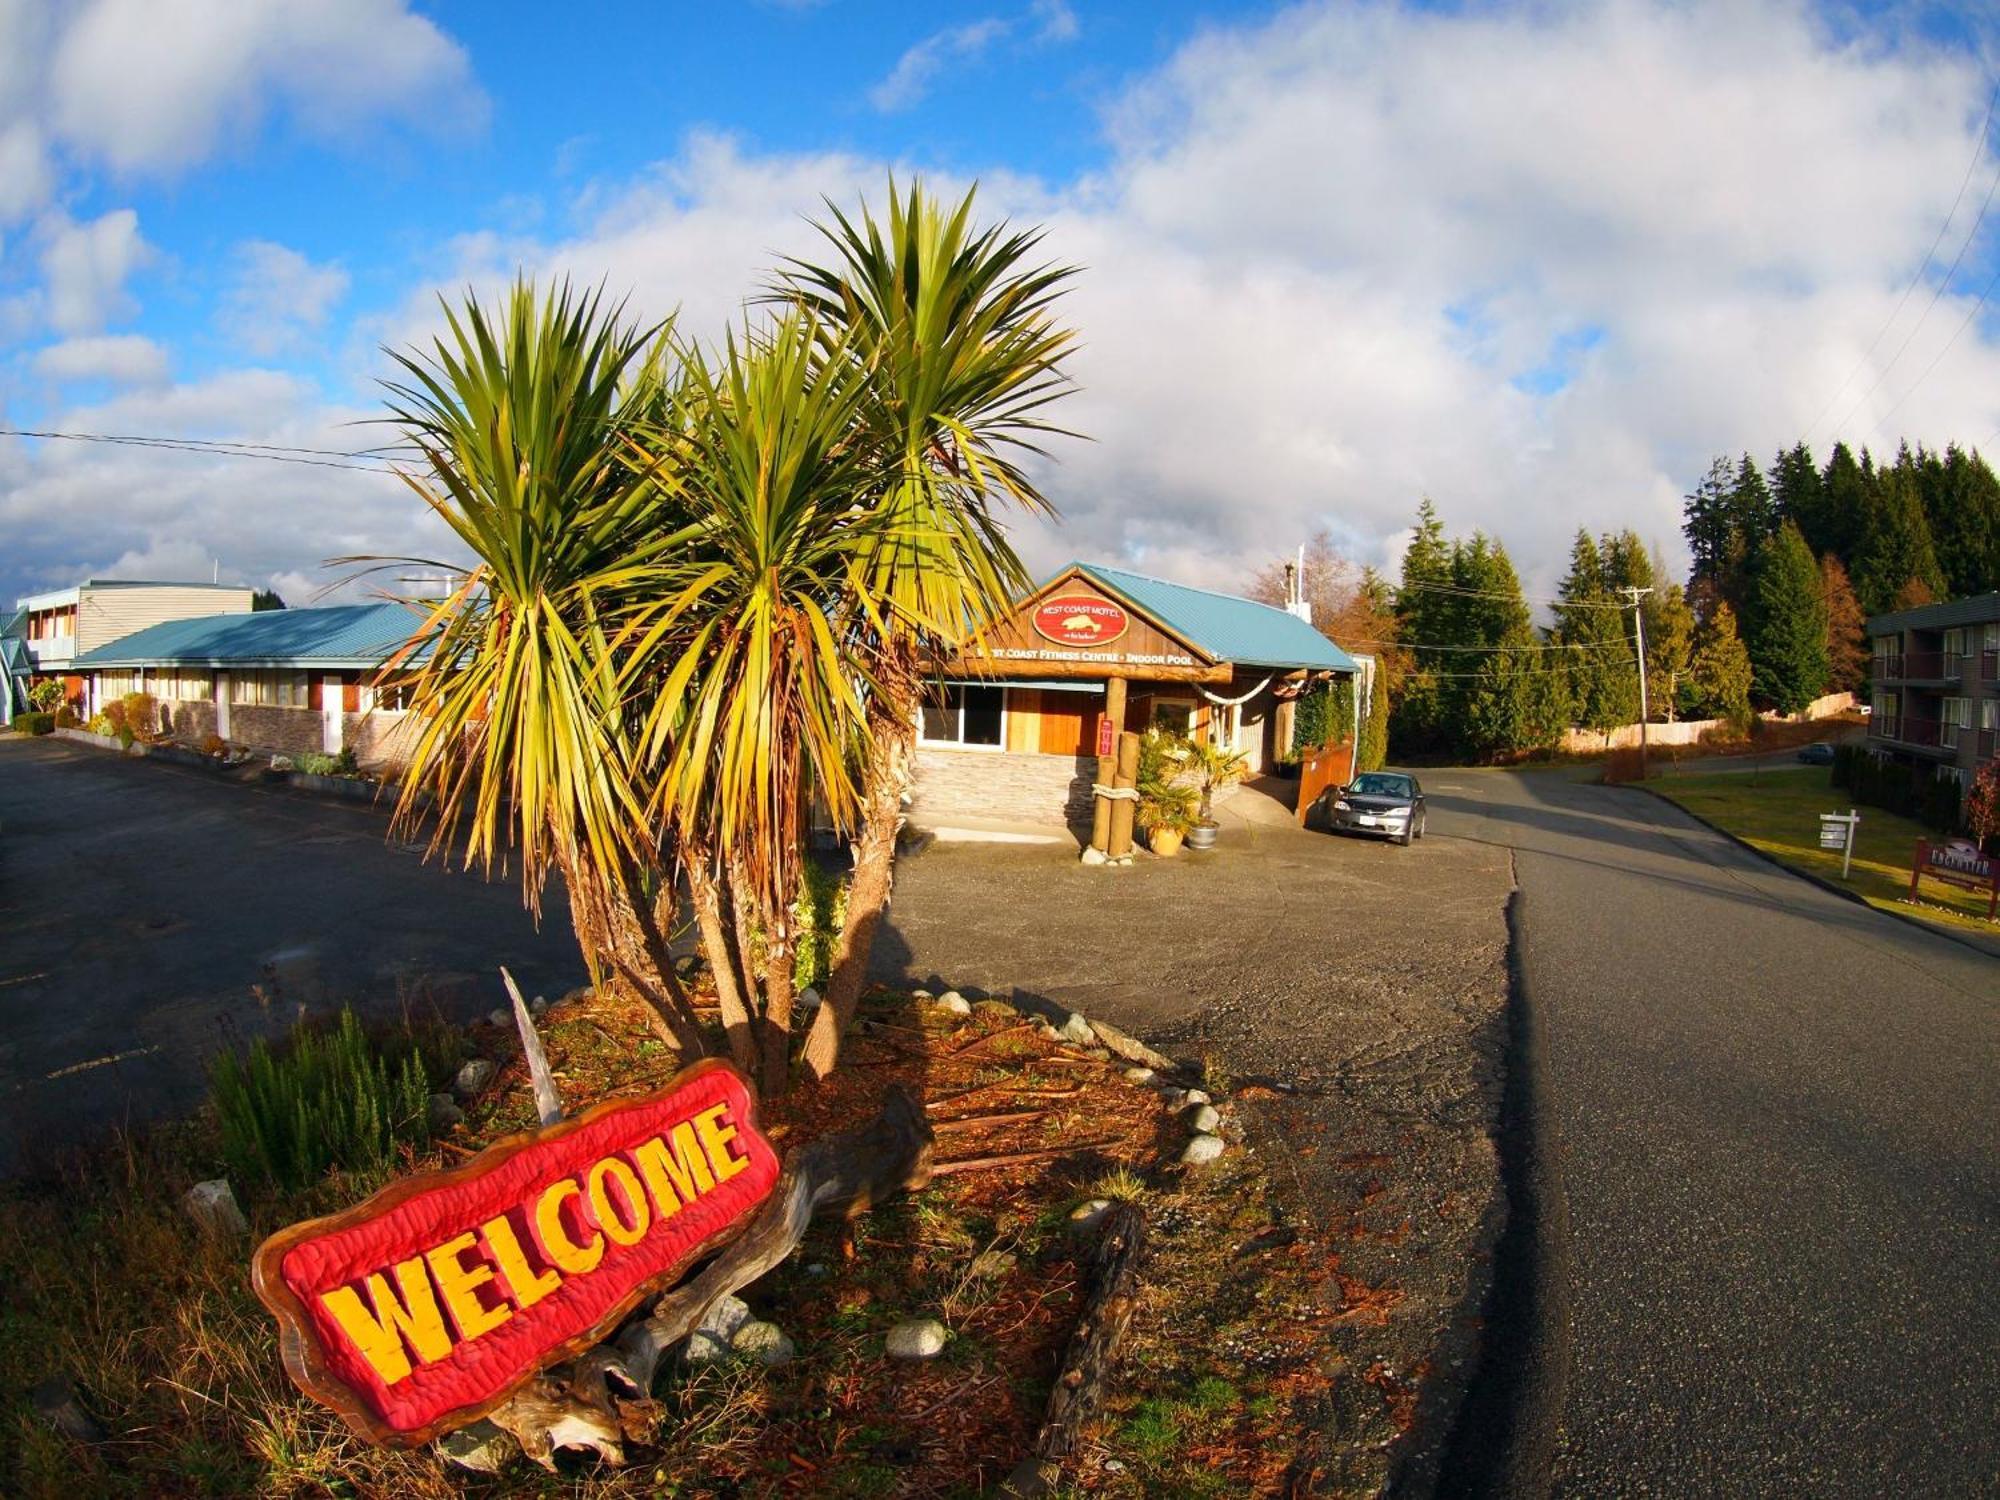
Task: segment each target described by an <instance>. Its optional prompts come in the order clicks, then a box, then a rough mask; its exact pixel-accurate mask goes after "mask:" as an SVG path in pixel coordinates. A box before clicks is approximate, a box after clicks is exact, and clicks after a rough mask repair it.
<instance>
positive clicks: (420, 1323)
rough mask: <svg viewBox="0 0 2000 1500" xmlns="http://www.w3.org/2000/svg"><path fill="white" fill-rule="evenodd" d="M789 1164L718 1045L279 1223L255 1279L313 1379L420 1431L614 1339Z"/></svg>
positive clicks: (355, 1412) (286, 1344) (298, 1373)
mask: <svg viewBox="0 0 2000 1500" xmlns="http://www.w3.org/2000/svg"><path fill="white" fill-rule="evenodd" d="M778 1174H779V1166H778V1159H777V1155H776V1153H775V1152H774V1151H773V1150H772V1149H771V1145H770V1142H769V1141H767V1140H766V1139H765V1138H764V1136H763V1134H762V1133H761V1131H760V1130H759V1129H758V1127H757V1120H756V1105H755V1100H754V1098H753V1096H752V1094H751V1091H750V1086H749V1084H748V1083H747V1082H746V1081H745V1079H744V1078H743V1076H742V1075H741V1074H740V1073H738V1072H737V1071H736V1070H735V1069H734V1068H732V1067H730V1066H729V1065H728V1064H727V1063H723V1062H719V1061H713V1060H711V1061H707V1062H701V1063H697V1064H696V1065H695V1066H693V1067H692V1068H689V1069H687V1070H686V1071H685V1072H683V1073H681V1074H680V1075H679V1076H677V1077H676V1078H675V1079H674V1081H673V1082H672V1083H671V1084H669V1085H668V1086H667V1087H666V1088H665V1089H664V1090H661V1091H660V1092H658V1093H654V1094H648V1095H644V1096H642V1097H639V1098H634V1099H619V1100H613V1101H610V1102H609V1103H606V1104H601V1105H599V1106H597V1107H596V1108H594V1109H592V1110H589V1111H588V1112H586V1113H584V1114H581V1115H579V1116H577V1117H576V1118H575V1119H572V1120H565V1121H562V1122H561V1123H560V1124H557V1125H553V1126H550V1127H548V1128H546V1129H543V1130H537V1131H530V1132H528V1133H527V1134H525V1135H519V1136H515V1137H512V1138H510V1139H508V1140H505V1141H501V1142H498V1143H496V1144H495V1145H493V1146H491V1147H489V1148H488V1149H487V1150H485V1151H483V1152H481V1153H480V1154H479V1155H478V1156H477V1157H475V1158H473V1160H471V1161H469V1162H467V1163H466V1164H465V1165H463V1166H461V1167H456V1168H453V1169H452V1170H450V1171H447V1172H436V1173H428V1174H425V1175H422V1176H418V1177H410V1178H405V1179H403V1180H401V1181H399V1182H395V1183H392V1184H391V1185H390V1186H388V1187H386V1188H384V1189H383V1190H382V1191H381V1192H379V1193H377V1194H376V1195H375V1196H374V1197H372V1198H370V1199H369V1200H368V1201H367V1202H365V1203H363V1204H361V1205H360V1206H359V1207H357V1208H352V1209H349V1210H347V1211H346V1212H345V1213H339V1214H334V1215H332V1216H331V1217H329V1218H324V1219H313V1220H310V1221H308V1222H306V1223H303V1224H295V1225H293V1226H291V1227H290V1228H289V1229H284V1230H280V1231H279V1232H278V1233H277V1234H274V1235H272V1236H271V1238H270V1239H268V1240H266V1241H265V1242H264V1243H263V1245H262V1246H260V1247H259V1248H258V1250H257V1254H256V1257H255V1259H254V1261H253V1262H252V1268H251V1270H252V1280H253V1282H254V1284H255V1286H256V1289H257V1295H258V1296H259V1297H260V1298H261V1299H262V1300H263V1302H264V1305H265V1306H266V1307H268V1308H269V1309H270V1310H271V1312H272V1313H273V1314H274V1315H275V1316H276V1317H277V1319H278V1323H279V1326H280V1330H281V1340H280V1342H281V1349H282V1353H283V1356H284V1361H285V1368H286V1370H287V1371H288V1372H289V1373H290V1375H291V1377H292V1379H293V1380H294V1381H296V1382H297V1383H298V1385H299V1386H300V1388H301V1389H303V1390H304V1391H306V1392H307V1393H308V1394H309V1395H311V1396H313V1397H315V1398H316V1399H318V1400H320V1401H323V1402H325V1403H326V1404H327V1405H328V1406H331V1407H332V1408H333V1409H334V1410H336V1411H338V1412H339V1413H340V1414H341V1415H342V1416H343V1417H345V1418H346V1419H347V1421H348V1423H349V1424H350V1425H351V1426H353V1427H354V1429H355V1430H356V1431H357V1432H359V1433H360V1434H361V1435H362V1436H364V1437H367V1438H369V1439H371V1440H372V1441H375V1442H378V1443H388V1444H393V1445H396V1446H405V1447H407V1446H415V1445H417V1444H420V1443H425V1442H428V1441H430V1440H431V1439H433V1438H435V1437H438V1436H440V1435H441V1434H443V1433H445V1432H449V1431H450V1430H452V1429H453V1428H455V1427H460V1426H463V1425H464V1424H465V1423H467V1422H469V1421H472V1420H473V1419H474V1418H475V1417H478V1416H479V1415H480V1414H481V1413H483V1412H486V1411H488V1410H490V1409H491V1408H493V1407H494V1406H496V1405H498V1404H499V1403H500V1402H501V1401H503V1400H505V1399H506V1397H507V1396H508V1395H509V1394H511V1393H512V1392H513V1391H514V1390H515V1389H517V1388H518V1387H520V1386H521V1385H522V1384H524V1383H525V1382H526V1381H527V1380H528V1379H529V1378H531V1377H532V1376H533V1375H534V1374H535V1373H536V1372H537V1371H538V1370H541V1369H543V1368H545V1367H546V1366H548V1365H551V1364H553V1363H555V1362H556V1361H558V1360H561V1359H566V1358H569V1357H570V1356H572V1355H574V1354H577V1353H580V1352H582V1351H583V1350H584V1349H586V1348H588V1347H590V1346H591V1345H592V1344H595V1343H597V1342H598V1341H599V1340H601V1339H602V1338H603V1337H605V1336H606V1335H607V1334H609V1333H610V1332H611V1330H612V1329H614V1328H615V1327H616V1326H617V1325H618V1323H619V1322H620V1321H621V1320H622V1319H623V1318H624V1317H625V1315H626V1314H627V1313H628V1312H630V1311H631V1310H632V1308H633V1307H635V1306H636V1305H637V1304H638V1303H639V1301H640V1299H641V1298H643V1297H644V1296H646V1295H647V1293H648V1292H650V1291H654V1290H657V1289H660V1288H663V1287H665V1286H666V1285H668V1284H670V1283H671V1282H673V1281H674V1280H676V1279H677V1278H678V1277H679V1276H680V1275H681V1274H682V1273H683V1272H684V1271H685V1270H686V1268H687V1266H688V1265H689V1264H690V1263H691V1262H692V1261H694V1260H695V1259H696V1258H697V1257H699V1256H701V1255H704V1254H706V1253H707V1252H709V1251H710V1250H712V1249H714V1248H716V1247H717V1246H719V1245H721V1244H722V1243H724V1242H725V1241H727V1240H729V1239H731V1238H733V1237H734V1236H735V1235H736V1234H737V1233H740V1232H741V1230H742V1229H743V1228H744V1227H746V1225H747V1221H748V1218H749V1215H750V1214H751V1212H752V1211H753V1210H754V1209H756V1208H757V1207H758V1205H760V1204H761V1203H763V1202H764V1201H765V1200H766V1199H767V1198H769V1197H770V1195H771V1192H772V1190H773V1189H774V1188H775V1187H776V1186H777V1182H778Z"/></svg>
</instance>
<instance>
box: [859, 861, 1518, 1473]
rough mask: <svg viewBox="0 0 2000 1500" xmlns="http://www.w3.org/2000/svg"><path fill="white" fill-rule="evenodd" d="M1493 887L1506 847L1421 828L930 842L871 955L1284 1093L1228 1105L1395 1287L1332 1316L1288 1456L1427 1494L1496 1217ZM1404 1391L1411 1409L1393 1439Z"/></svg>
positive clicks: (1378, 1282) (1499, 942)
mask: <svg viewBox="0 0 2000 1500" xmlns="http://www.w3.org/2000/svg"><path fill="white" fill-rule="evenodd" d="M1511 891H1512V866H1511V859H1510V857H1509V854H1508V852H1507V851H1506V850H1504V849H1499V848H1495V847H1493V846H1492V845H1489V844H1482V843H1463V842H1456V841H1451V840H1444V839H1438V838H1435V837H1427V838H1425V839H1423V840H1421V841H1420V842H1418V843H1417V844H1415V845H1414V846H1413V847H1411V848H1408V849H1402V848H1398V847H1395V846H1394V845H1390V844H1386V843H1377V842H1372V841H1363V840H1352V839H1340V838H1334V837H1331V836H1329V835H1326V834H1320V833H1306V832H1301V831H1298V830H1296V829H1292V828H1287V827H1258V826H1242V827H1234V828H1230V829H1228V830H1227V832H1226V833H1225V834H1224V837H1223V840H1222V842H1221V844H1220V845H1219V847H1218V848H1217V849H1216V850H1215V852H1214V853H1212V854H1206V855H1193V854H1183V855H1182V856H1180V857H1179V858H1176V859H1173V860H1154V859H1152V858H1151V857H1150V856H1147V855H1144V854H1141V855H1140V856H1139V858H1138V860H1137V861H1136V862H1135V863H1134V864H1133V865H1132V866H1130V867H1129V868H1125V869H1110V868H1087V867H1085V866H1082V865H1080V864H1079V863H1078V862H1077V860H1076V857H1075V855H1074V853H1072V852H1070V851H1069V850H1068V849H1066V848H1059V847H1055V846H1021V845H999V844H957V845H952V844H940V845H935V846H933V847H931V848H930V849H928V850H926V851H925V852H924V853H922V854H921V855H919V856H917V857H916V858H913V859H910V860H908V861H907V862H905V863H904V864H903V865H901V866H900V867H899V870H898V874H897V883H896V890H895V897H894V901H893V904H892V906H891V909H890V922H889V924H888V927H887V930H885V932H884V933H883V935H882V937H881V939H880V941H879V942H878V945H877V948H876V952H875V973H876V977H878V978H879V979H881V980H882V981H883V982H884V983H890V984H908V985H916V984H923V985H926V986H928V987H929V988H931V989H933V990H936V989H940V988H943V987H956V988H958V989H960V990H962V991H965V992H966V993H968V994H972V993H976V992H981V991H983V992H986V993H990V994H994V995H998V996H1000V997H1002V998H1007V999H1014V1000H1017V1001H1020V1000H1036V999H1039V1000H1045V1001H1052V1002H1054V1003H1056V1004H1058V1005H1063V1006H1070V1007H1074V1008H1076V1009H1079V1010H1081V1011H1083V1012H1084V1013H1085V1014H1087V1015H1090V1016H1093V1017H1102V1018H1105V1019H1107V1020H1110V1021H1112V1022H1114V1023H1115V1024H1117V1025H1120V1026H1123V1027H1125V1028H1126V1029H1128V1030H1130V1031H1133V1032H1134V1033H1136V1034H1138V1035H1141V1036H1143V1037H1145V1038H1147V1039H1148V1040H1150V1041H1152V1042H1153V1043H1154V1044H1155V1045H1156V1046H1159V1047H1161V1048H1162V1049H1163V1050H1164V1051H1166V1052H1168V1053H1169V1054H1171V1055H1174V1056H1176V1057H1181V1058H1193V1059H1201V1058H1204V1057H1206V1058H1207V1059H1209V1060H1210V1061H1212V1062H1213V1064H1214V1065H1215V1066H1217V1067H1218V1068H1220V1069H1221V1070H1222V1071H1224V1072H1226V1073H1228V1074H1230V1075H1231V1076H1232V1077H1233V1078H1234V1079H1235V1080H1237V1081H1238V1082H1239V1083H1241V1082H1243V1081H1246V1080H1251V1079H1257V1078H1262V1079H1269V1080H1275V1081H1277V1082H1279V1083H1281V1084H1283V1085H1284V1086H1286V1087H1287V1088H1295V1089H1296V1090H1297V1092H1296V1093H1290V1094H1287V1093H1278V1094H1276V1095H1274V1096H1271V1097H1257V1098H1255V1099H1254V1100H1252V1101H1249V1102H1246V1106H1245V1108H1246V1114H1247V1115H1248V1118H1249V1123H1250V1126H1251V1135H1252V1143H1253V1146H1254V1147H1255V1149H1256V1150H1257V1152H1258V1154H1259V1156H1260V1158H1261V1159H1262V1160H1263V1161H1264V1162H1265V1164H1266V1165H1267V1167H1268V1168H1269V1170H1270V1172H1271V1174H1272V1176H1273V1177H1274V1178H1277V1179H1280V1180H1281V1181H1282V1182H1283V1183H1284V1184H1285V1185H1286V1191H1287V1197H1288V1199H1289V1201H1290V1203H1291V1204H1292V1205H1293V1206H1294V1211H1295V1212H1298V1213H1302V1214H1310V1215H1311V1216H1312V1217H1313V1219H1314V1221H1315V1224H1316V1225H1317V1226H1318V1227H1320V1228H1321V1229H1323V1230H1329V1231H1331V1232H1332V1233H1333V1234H1334V1235H1335V1236H1336V1237H1338V1238H1341V1239H1343V1240H1344V1241H1345V1242H1346V1244H1347V1246H1348V1248H1346V1249H1344V1250H1343V1252H1342V1254H1341V1271H1342V1274H1343V1275H1345V1276H1350V1277H1352V1278H1353V1280H1354V1281H1355V1282H1356V1283H1357V1284H1359V1285H1365V1286H1370V1287H1377V1286H1379V1287H1386V1288H1388V1289H1389V1290H1390V1293H1391V1297H1392V1300H1393V1302H1394V1305H1393V1306H1392V1307H1391V1308H1389V1310H1388V1311H1387V1313H1386V1318H1385V1321H1384V1322H1382V1323H1381V1324H1380V1325H1379V1326H1378V1325H1374V1324H1371V1323H1370V1322H1368V1321H1367V1320H1365V1319H1363V1318H1361V1317H1356V1318H1354V1319H1353V1320H1351V1321H1349V1322H1348V1323H1346V1324H1345V1325H1344V1326H1343V1327H1341V1328H1340V1329H1339V1330H1338V1333H1337V1335H1336V1343H1335V1348H1334V1350H1333V1351H1332V1352H1333V1353H1334V1354H1335V1355H1336V1356H1337V1357H1338V1358H1339V1360H1340V1361H1341V1369H1342V1370H1343V1371H1344V1372H1345V1373H1346V1375H1347V1378H1345V1379H1337V1380H1336V1381H1335V1382H1334V1385H1333V1389H1332V1392H1331V1394H1330V1395H1329V1397H1328V1398H1327V1400H1326V1402H1325V1406H1324V1409H1323V1411H1322V1412H1321V1420H1320V1421H1319V1422H1318V1423H1317V1424H1316V1429H1315V1431H1314V1432H1313V1433H1312V1434H1311V1435H1310V1437H1311V1441H1310V1443H1309V1444H1308V1451H1307V1452H1306V1453H1305V1454H1304V1455H1303V1456H1302V1458H1301V1462H1300V1466H1299V1467H1300V1473H1301V1474H1302V1475H1307V1474H1310V1475H1312V1476H1314V1478H1313V1481H1312V1482H1313V1483H1314V1484H1316V1485H1319V1486H1324V1487H1325V1488H1327V1489H1329V1490H1335V1491H1340V1492H1344V1491H1346V1490H1348V1489H1353V1490H1355V1491H1358V1492H1362V1493H1375V1492H1377V1490H1378V1489H1380V1488H1381V1487H1382V1486H1384V1485H1385V1484H1388V1483H1390V1482H1392V1481H1393V1482H1394V1483H1395V1484H1396V1486H1397V1487H1398V1488H1399V1489H1401V1488H1404V1487H1409V1490H1410V1492H1414V1493H1422V1492H1423V1491H1424V1490H1425V1489H1426V1488H1427V1476H1428V1475H1429V1474H1430V1473H1431V1472H1432V1470H1433V1469H1434V1466H1435V1464H1436V1461H1437V1457H1438V1445H1439V1443H1440V1441H1441V1439H1442V1437H1443V1435H1444V1433H1445V1430H1446V1427H1447V1425H1448V1422H1449V1419H1450V1417H1451V1415H1452V1414H1453V1412H1454V1411H1455V1409H1456V1404H1457V1400H1458V1396H1459V1393H1460V1384H1459V1382H1460V1380H1461V1379H1462V1377H1463V1376H1464V1374H1465V1373H1466V1372H1467V1371H1468V1370H1469V1369H1470V1367H1471V1365H1470V1360H1469V1359H1468V1357H1467V1354H1468V1346H1469V1344H1470V1342H1471V1340H1472V1336H1473V1331H1474V1326H1475V1319H1476V1316H1477V1313H1478V1309H1479V1305H1480V1301H1481V1298H1482V1297H1483V1295H1484V1290H1485V1278H1486V1271H1485V1250H1486V1248H1487V1246H1488V1245H1489V1244H1490V1242H1491V1239H1492V1237H1493V1235H1494V1233H1495V1232H1496V1230H1497V1227H1498V1214H1499V1200H1498V1170H1497V1163H1496V1158H1495V1152H1494V1146H1493V1130H1494V1126H1495V1119H1496V1114H1497V1109H1498V1087H1499V1085H1498V1071H1499V1062H1500V1056H1501V1051H1502V1046H1503V1036H1502V1032H1503V1029H1504V1007H1505V1000H1506V950H1507V933H1506V915H1505V913H1506V904H1507V901H1508V898H1509V895H1510V894H1511ZM1253 1093H1261V1091H1253ZM1395 1299H1399V1300H1395ZM1426 1362H1428V1363H1427V1366H1426ZM1423 1368H1427V1369H1428V1371H1429V1372H1430V1373H1429V1378H1423V1377H1422V1375H1420V1369H1423ZM1370 1371H1372V1372H1374V1378H1373V1379H1372V1380H1363V1379H1361V1378H1360V1376H1361V1375H1362V1374H1363V1373H1364V1372H1370ZM1413 1387H1414V1388H1416V1389H1418V1391H1419V1393H1420V1400H1419V1406H1418V1409H1417V1414H1418V1418H1419V1420H1418V1422H1417V1426H1416V1428H1415V1429H1414V1431H1413V1432H1412V1434H1411V1437H1410V1439H1409V1440H1408V1441H1405V1442H1398V1441H1397V1439H1398V1438H1399V1429H1398V1426H1397V1422H1396V1411H1395V1408H1396V1405H1397V1403H1398V1401H1399V1400H1402V1399H1404V1398H1405V1397H1406V1396H1407V1393H1408V1392H1409V1390H1410V1389H1411V1388H1413Z"/></svg>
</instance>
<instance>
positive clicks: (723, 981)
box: [687, 851, 757, 1073]
mask: <svg viewBox="0 0 2000 1500" xmlns="http://www.w3.org/2000/svg"><path fill="white" fill-rule="evenodd" d="M687 872H688V893H689V897H690V899H691V900H692V901H693V902H694V920H695V926H696V930H697V931H699V932H700V934H701V951H702V952H703V953H704V954H705V955H707V958H708V970H709V973H710V975H711V976H713V978H714V980H715V1000H716V1004H717V1006H719V1007H720V1009H721V1011H722V1029H723V1031H724V1033H725V1034H726V1035H727V1036H728V1038H729V1056H730V1060H731V1061H733V1062H734V1063H735V1064H736V1066H737V1067H739V1068H741V1069H742V1070H743V1071H744V1072H745V1073H751V1072H753V1071H754V1069H755V1068H756V1065H757V1039H756V1035H755V1030H754V1028H753V1027H752V1025H751V1020H750V1008H749V1005H748V1003H747V1002H746V1000H745V990H744V978H743V975H742V972H741V970H740V969H739V968H738V967H737V955H736V948H735V944H734V942H733V941H732V939H731V938H730V936H729V928H728V925H727V924H726V923H725V922H724V920H723V913H722V905H723V900H722V892H721V890H720V888H719V887H718V886H717V884H716V880H715V871H714V870H713V868H712V867H711V866H710V865H709V863H708V855H707V853H706V851H693V852H691V853H690V855H689V858H688V862H687Z"/></svg>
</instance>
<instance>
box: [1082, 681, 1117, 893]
mask: <svg viewBox="0 0 2000 1500" xmlns="http://www.w3.org/2000/svg"><path fill="white" fill-rule="evenodd" d="M1104 716H1105V717H1106V718H1107V719H1109V720H1110V721H1111V733H1112V735H1113V736H1114V738H1113V739H1112V742H1111V743H1112V745H1113V746H1114V747H1115V746H1116V745H1117V743H1118V741H1117V739H1116V736H1117V735H1118V734H1120V733H1122V732H1123V730H1124V728H1125V679H1124V678H1122V677H1112V678H1109V679H1107V680H1106V681H1105V684H1104ZM1117 773H1118V757H1117V755H1116V753H1113V754H1111V755H1100V756H1098V757H1097V784H1098V785H1099V786H1110V785H1111V784H1112V779H1113V778H1114V777H1115V776H1116V775H1117ZM1090 847H1091V848H1093V849H1095V850H1097V851H1098V852H1099V853H1100V854H1102V853H1105V852H1106V851H1108V850H1109V849H1110V848H1111V799H1110V798H1108V797H1098V798H1096V799H1094V801H1093V804H1092V806H1091V811H1090Z"/></svg>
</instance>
